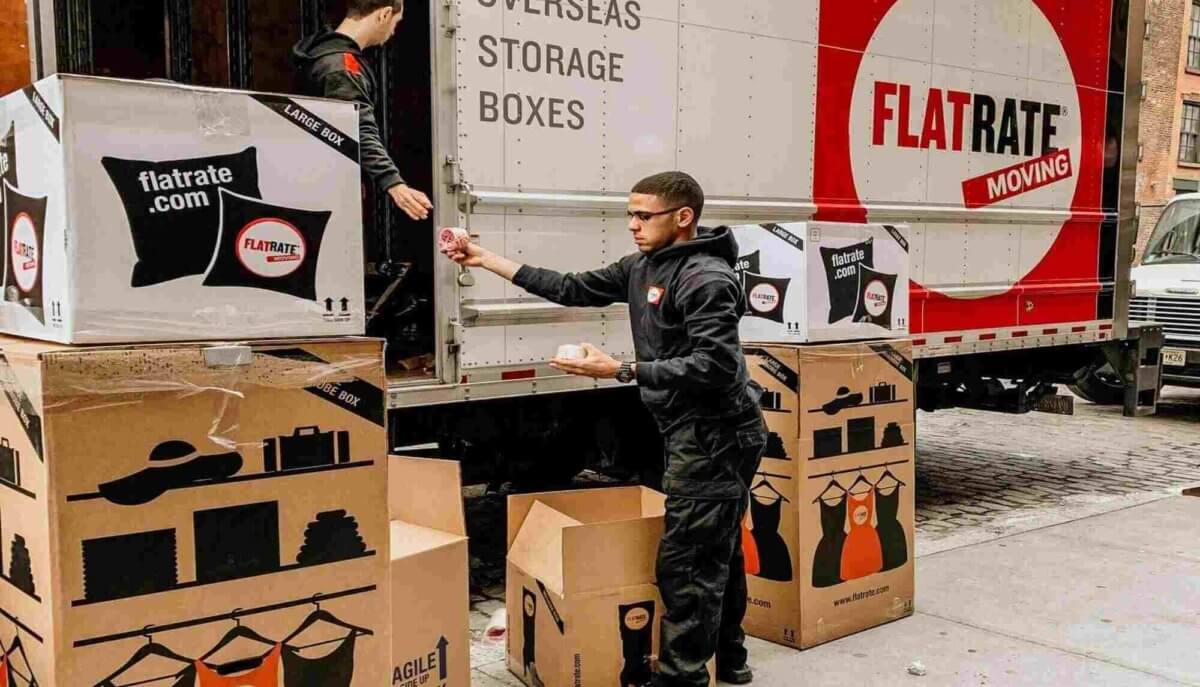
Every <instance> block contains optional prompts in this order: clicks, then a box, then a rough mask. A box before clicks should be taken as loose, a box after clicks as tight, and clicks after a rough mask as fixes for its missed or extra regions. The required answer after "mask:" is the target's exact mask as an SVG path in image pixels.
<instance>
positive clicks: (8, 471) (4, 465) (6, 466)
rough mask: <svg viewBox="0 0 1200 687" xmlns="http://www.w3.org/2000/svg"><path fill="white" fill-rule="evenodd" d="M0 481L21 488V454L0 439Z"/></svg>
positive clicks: (4, 439)
mask: <svg viewBox="0 0 1200 687" xmlns="http://www.w3.org/2000/svg"><path fill="white" fill-rule="evenodd" d="M0 480H4V481H5V482H8V483H9V484H14V485H16V486H18V487H19V486H21V452H20V451H18V450H17V449H15V448H13V447H12V446H11V445H9V443H8V439H7V438H0Z"/></svg>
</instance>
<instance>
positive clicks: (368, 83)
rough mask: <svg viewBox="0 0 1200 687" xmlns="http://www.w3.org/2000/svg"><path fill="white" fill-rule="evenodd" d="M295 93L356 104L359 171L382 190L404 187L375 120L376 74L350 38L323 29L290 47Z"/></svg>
mask: <svg viewBox="0 0 1200 687" xmlns="http://www.w3.org/2000/svg"><path fill="white" fill-rule="evenodd" d="M292 61H293V62H294V63H295V64H296V84H295V90H296V92H298V93H302V94H304V95H310V96H316V97H322V98H337V99H338V100H349V101H351V102H355V103H358V104H359V108H358V132H359V133H358V137H359V148H360V150H361V153H360V156H361V158H362V168H363V171H364V172H366V174H367V175H368V176H369V177H371V179H372V180H373V181H374V182H375V184H376V185H378V186H379V188H380V189H381V190H383V191H386V190H388V189H389V188H391V187H393V186H396V185H397V184H403V183H404V178H403V177H401V176H400V170H399V169H397V168H396V163H394V162H392V157H391V155H388V151H387V148H386V147H385V146H384V145H383V139H381V138H380V136H379V124H378V123H377V122H376V121H375V92H376V83H375V74H374V73H373V72H372V71H371V68H370V66H369V65H368V64H367V59H366V57H365V56H364V55H363V51H362V48H360V47H359V46H358V43H356V42H355V41H354V39H353V38H350V37H349V36H346V35H344V34H340V33H337V32H336V31H334V30H333V29H330V28H329V27H326V28H325V30H324V31H322V32H321V33H318V34H316V35H314V36H309V37H308V38H305V39H304V40H302V41H300V42H299V43H297V44H296V45H295V47H293V48H292Z"/></svg>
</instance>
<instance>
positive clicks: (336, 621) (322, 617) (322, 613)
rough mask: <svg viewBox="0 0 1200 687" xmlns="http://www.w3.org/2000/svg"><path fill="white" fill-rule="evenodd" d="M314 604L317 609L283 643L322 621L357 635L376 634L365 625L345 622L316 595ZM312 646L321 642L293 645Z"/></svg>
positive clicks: (307, 647)
mask: <svg viewBox="0 0 1200 687" xmlns="http://www.w3.org/2000/svg"><path fill="white" fill-rule="evenodd" d="M313 605H314V606H316V607H317V610H315V611H313V612H312V613H310V614H309V615H308V617H307V618H305V619H304V622H302V623H300V627H297V628H296V630H295V631H294V632H292V633H291V634H290V635H288V636H287V638H285V639H284V640H283V642H281V643H282V644H288V643H289V642H291V641H292V640H293V639H295V638H296V637H299V636H300V635H301V634H303V633H304V631H305V630H307V629H309V628H310V627H312V626H313V625H316V624H317V623H321V622H324V623H328V624H330V625H333V626H335V627H340V628H342V629H343V630H349V631H350V632H351V633H352V634H353V635H355V636H357V635H374V634H375V633H374V632H372V631H371V630H368V629H367V628H365V627H359V626H358V625H351V624H350V623H347V622H345V621H344V620H342V619H341V618H338V617H337V616H335V615H334V614H332V613H330V612H329V611H326V610H324V609H322V608H321V602H320V600H319V599H317V598H316V597H313ZM338 641H341V640H340V639H339V640H338ZM325 643H326V642H321V643H320V644H325ZM312 646H319V644H314V645H311V646H306V647H292V648H303V649H309V648H312Z"/></svg>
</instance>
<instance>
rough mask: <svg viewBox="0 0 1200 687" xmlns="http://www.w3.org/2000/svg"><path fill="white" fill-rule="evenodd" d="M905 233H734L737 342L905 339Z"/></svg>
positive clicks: (788, 229)
mask: <svg viewBox="0 0 1200 687" xmlns="http://www.w3.org/2000/svg"><path fill="white" fill-rule="evenodd" d="M908 233H909V229H908V227H907V226H904V225H895V226H893V225H884V224H846V223H840V222H797V223H794V224H748V225H740V226H736V227H733V234H734V238H736V239H737V243H738V261H737V264H736V265H735V269H736V271H737V273H738V276H739V278H740V279H741V280H742V286H743V287H744V289H745V291H746V301H747V308H746V314H745V315H744V316H743V317H742V323H741V327H740V334H741V338H742V341H746V342H751V341H753V342H762V343H814V342H827V341H852V340H858V339H878V338H890V337H903V336H907V335H908V326H909V325H908V322H909V318H908V315H909V293H908V275H909V257H908Z"/></svg>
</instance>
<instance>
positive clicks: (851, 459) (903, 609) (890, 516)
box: [742, 340, 916, 648]
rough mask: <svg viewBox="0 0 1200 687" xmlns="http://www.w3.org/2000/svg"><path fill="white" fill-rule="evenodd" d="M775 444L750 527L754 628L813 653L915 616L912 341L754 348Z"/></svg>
mask: <svg viewBox="0 0 1200 687" xmlns="http://www.w3.org/2000/svg"><path fill="white" fill-rule="evenodd" d="M746 362H747V364H748V365H749V367H750V370H751V376H752V377H753V378H754V380H755V381H757V382H758V383H759V384H761V385H762V386H763V387H764V388H765V389H766V392H765V394H764V395H763V398H762V406H763V411H764V413H763V414H764V416H765V417H766V421H767V428H768V430H769V432H770V434H769V435H768V442H767V451H766V455H765V457H764V458H763V461H762V467H761V468H760V469H759V470H760V472H759V474H758V475H756V476H755V479H754V482H752V483H751V485H750V486H751V501H750V512H749V515H748V518H747V523H746V529H744V530H743V532H742V534H743V547H742V549H743V553H744V554H745V558H746V568H747V573H748V584H749V611H748V614H747V617H746V623H745V626H746V630H747V632H749V633H750V634H752V635H754V636H756V637H760V638H762V639H766V640H769V641H772V642H778V643H780V644H785V645H789V646H794V647H798V648H808V647H812V646H816V645H818V644H822V643H824V642H828V641H830V640H834V639H837V638H839V637H844V636H846V635H849V634H853V633H855V632H858V631H860V630H865V629H867V628H870V627H874V626H876V625H880V624H882V623H885V622H888V621H891V620H896V619H897V618H901V617H904V616H907V615H911V614H912V612H913V592H914V579H913V570H914V567H913V515H914V500H913V493H914V489H915V485H916V475H915V472H914V460H915V453H914V448H913V446H914V438H915V434H914V432H915V426H914V422H913V420H914V407H913V382H912V379H913V363H912V348H911V345H910V344H909V342H907V341H903V340H893V341H875V342H868V343H850V344H837V345H824V346H761V347H755V346H748V347H747V348H746Z"/></svg>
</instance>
